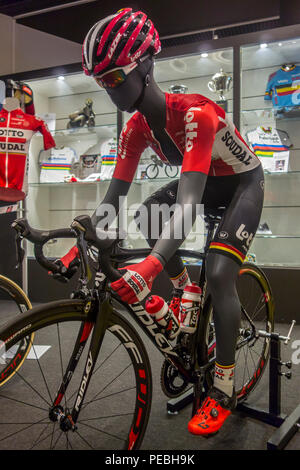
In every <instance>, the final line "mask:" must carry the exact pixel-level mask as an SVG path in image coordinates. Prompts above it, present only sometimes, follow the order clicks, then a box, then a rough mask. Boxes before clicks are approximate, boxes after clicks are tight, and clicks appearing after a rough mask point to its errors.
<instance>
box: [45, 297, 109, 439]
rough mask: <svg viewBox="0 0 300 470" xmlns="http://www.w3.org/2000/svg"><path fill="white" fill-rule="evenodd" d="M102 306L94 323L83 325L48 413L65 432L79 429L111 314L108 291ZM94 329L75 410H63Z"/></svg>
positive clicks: (89, 322)
mask: <svg viewBox="0 0 300 470" xmlns="http://www.w3.org/2000/svg"><path fill="white" fill-rule="evenodd" d="M100 308H101V312H100V311H99V312H98V315H97V318H96V322H95V323H93V322H91V321H86V322H84V323H83V324H82V325H81V327H80V330H79V333H78V336H77V340H76V344H75V346H74V349H73V353H72V356H71V358H70V361H69V364H68V367H67V369H66V372H65V374H64V377H63V380H62V383H61V386H60V387H59V390H58V392H57V395H56V398H55V400H54V404H53V407H52V408H51V409H50V412H49V417H50V419H51V421H59V423H60V428H61V430H62V431H65V432H66V431H70V430H72V431H76V429H77V426H76V422H77V420H78V416H79V413H80V410H81V407H82V404H83V401H84V397H85V395H86V392H87V389H88V385H89V382H90V379H91V377H92V374H93V370H94V367H95V364H96V362H97V358H98V355H99V351H100V348H101V345H102V342H103V338H104V335H105V331H106V326H107V320H108V318H109V316H110V314H111V313H112V306H111V304H110V302H109V300H108V295H107V294H106V299H105V300H104V301H100ZM92 330H93V334H92V338H91V343H90V348H89V352H88V355H87V359H86V363H85V367H84V372H83V374H82V378H81V382H80V386H79V389H78V391H77V395H76V398H75V402H74V406H73V409H72V411H71V412H70V410H68V409H67V408H66V409H64V408H63V407H62V406H61V403H62V401H63V398H64V396H65V393H66V390H67V388H68V385H69V384H70V382H71V379H72V376H73V374H74V372H75V369H76V367H77V365H78V363H79V360H80V358H81V355H82V353H83V350H84V348H85V345H86V343H87V341H88V338H89V336H90V334H91V332H92Z"/></svg>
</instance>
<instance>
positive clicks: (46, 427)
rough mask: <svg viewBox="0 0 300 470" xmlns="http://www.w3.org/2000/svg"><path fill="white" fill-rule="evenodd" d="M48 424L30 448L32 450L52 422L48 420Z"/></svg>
mask: <svg viewBox="0 0 300 470" xmlns="http://www.w3.org/2000/svg"><path fill="white" fill-rule="evenodd" d="M46 424H47V426H46V427H45V428H44V430H43V431H42V433H41V434H40V435H39V436H38V437H37V438H36V440H35V442H34V443H33V445H32V446H31V447H30V449H29V450H32V449H33V448H34V446H35V445H37V442H38V440H39V439H40V438H41V437H42V435H43V434H44V432H45V430H46V429H47V428H48V427H49V424H50V423H49V422H48V423H46ZM50 434H51V433H50Z"/></svg>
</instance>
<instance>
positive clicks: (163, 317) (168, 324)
mask: <svg viewBox="0 0 300 470" xmlns="http://www.w3.org/2000/svg"><path fill="white" fill-rule="evenodd" d="M145 310H146V312H147V313H148V314H149V315H151V317H152V318H153V319H154V321H155V322H156V323H157V324H158V325H159V326H160V327H161V328H163V329H164V330H165V335H166V337H167V338H168V339H170V340H173V339H174V338H176V336H177V335H178V334H179V332H180V328H179V322H178V320H177V318H176V317H175V315H174V313H173V312H172V310H171V309H169V306H168V304H167V302H166V301H165V300H164V299H163V298H162V297H159V295H152V296H151V297H149V299H148V300H147V301H146V303H145Z"/></svg>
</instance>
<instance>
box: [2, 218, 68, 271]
mask: <svg viewBox="0 0 300 470" xmlns="http://www.w3.org/2000/svg"><path fill="white" fill-rule="evenodd" d="M11 226H12V228H14V229H15V230H16V232H17V234H18V235H19V237H22V238H26V240H29V241H30V242H32V243H33V244H34V255H35V258H36V260H37V262H38V263H39V264H40V265H41V266H43V268H45V269H47V270H48V271H52V272H53V273H54V274H55V273H58V272H59V267H58V266H57V265H56V264H55V263H54V262H53V261H50V260H48V259H47V258H46V257H45V256H44V253H43V246H44V245H45V244H46V243H47V242H48V241H49V240H52V239H53V238H76V237H77V234H76V232H75V231H74V230H73V229H72V228H62V229H55V230H37V229H34V228H32V227H31V226H30V225H29V222H28V220H27V219H25V218H23V219H17V220H15V221H14V222H13V223H12V225H11Z"/></svg>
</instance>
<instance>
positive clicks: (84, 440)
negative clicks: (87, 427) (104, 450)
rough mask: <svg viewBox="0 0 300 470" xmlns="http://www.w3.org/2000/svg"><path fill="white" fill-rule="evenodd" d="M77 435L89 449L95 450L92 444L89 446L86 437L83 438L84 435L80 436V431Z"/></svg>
mask: <svg viewBox="0 0 300 470" xmlns="http://www.w3.org/2000/svg"><path fill="white" fill-rule="evenodd" d="M76 434H77V436H79V437H80V438H81V439H82V440H83V442H85V443H86V444H87V445H88V447H90V448H91V449H93V450H94V447H93V446H92V445H91V444H89V443H88V441H87V440H86V439H84V437H82V435H81V434H80V432H78V430H77V431H76Z"/></svg>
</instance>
